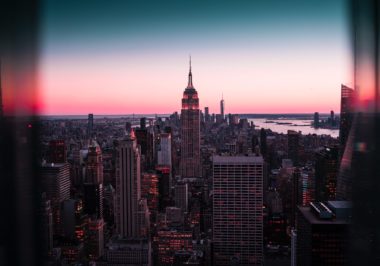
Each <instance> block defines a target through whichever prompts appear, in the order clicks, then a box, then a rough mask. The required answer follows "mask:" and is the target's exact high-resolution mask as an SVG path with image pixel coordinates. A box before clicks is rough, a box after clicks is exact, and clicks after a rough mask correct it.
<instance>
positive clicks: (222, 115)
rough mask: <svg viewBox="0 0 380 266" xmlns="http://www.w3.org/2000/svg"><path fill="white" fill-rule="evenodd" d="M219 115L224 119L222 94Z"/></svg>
mask: <svg viewBox="0 0 380 266" xmlns="http://www.w3.org/2000/svg"><path fill="white" fill-rule="evenodd" d="M220 115H221V117H222V119H223V120H224V99H223V96H222V99H221V100H220Z"/></svg>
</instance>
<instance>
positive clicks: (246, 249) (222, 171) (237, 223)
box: [213, 156, 264, 265]
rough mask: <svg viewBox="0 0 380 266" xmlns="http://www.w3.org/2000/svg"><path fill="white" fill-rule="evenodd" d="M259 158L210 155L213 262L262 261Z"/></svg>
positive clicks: (251, 263) (261, 197)
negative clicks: (211, 157) (211, 164)
mask: <svg viewBox="0 0 380 266" xmlns="http://www.w3.org/2000/svg"><path fill="white" fill-rule="evenodd" d="M263 164H264V161H263V158H262V157H261V156H214V157H213V184H214V197H213V221H214V225H213V227H214V228H213V243H214V265H231V264H232V263H237V265H262V263H263Z"/></svg>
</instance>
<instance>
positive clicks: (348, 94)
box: [339, 84, 354, 156]
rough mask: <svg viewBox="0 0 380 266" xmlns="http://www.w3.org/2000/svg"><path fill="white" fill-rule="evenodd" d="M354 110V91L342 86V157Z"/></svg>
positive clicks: (340, 132)
mask: <svg viewBox="0 0 380 266" xmlns="http://www.w3.org/2000/svg"><path fill="white" fill-rule="evenodd" d="M353 108H354V90H353V89H351V88H349V87H347V86H345V85H343V84H342V87H341V97H340V125H339V141H340V156H343V153H344V149H345V146H346V142H347V139H348V135H349V133H350V129H351V125H352V119H353V111H354V110H353Z"/></svg>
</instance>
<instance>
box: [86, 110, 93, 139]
mask: <svg viewBox="0 0 380 266" xmlns="http://www.w3.org/2000/svg"><path fill="white" fill-rule="evenodd" d="M93 131H94V115H93V114H88V121H87V138H92V136H93V133H94V132H93Z"/></svg>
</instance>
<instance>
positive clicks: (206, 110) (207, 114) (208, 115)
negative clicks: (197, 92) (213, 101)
mask: <svg viewBox="0 0 380 266" xmlns="http://www.w3.org/2000/svg"><path fill="white" fill-rule="evenodd" d="M208 121H210V112H209V109H208V107H205V122H208Z"/></svg>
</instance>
